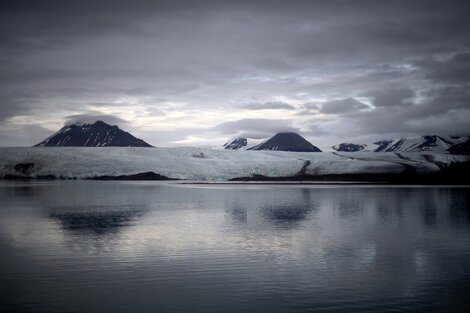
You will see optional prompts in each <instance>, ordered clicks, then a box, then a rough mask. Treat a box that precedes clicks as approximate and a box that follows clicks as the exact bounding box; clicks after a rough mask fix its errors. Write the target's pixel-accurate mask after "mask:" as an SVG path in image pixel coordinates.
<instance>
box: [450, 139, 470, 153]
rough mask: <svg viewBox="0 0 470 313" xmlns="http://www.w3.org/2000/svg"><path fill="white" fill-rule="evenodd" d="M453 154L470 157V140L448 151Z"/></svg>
mask: <svg viewBox="0 0 470 313" xmlns="http://www.w3.org/2000/svg"><path fill="white" fill-rule="evenodd" d="M447 151H449V152H450V153H451V154H463V155H470V139H467V140H466V141H464V142H461V143H458V144H455V145H453V146H452V147H450V148H449V149H447Z"/></svg>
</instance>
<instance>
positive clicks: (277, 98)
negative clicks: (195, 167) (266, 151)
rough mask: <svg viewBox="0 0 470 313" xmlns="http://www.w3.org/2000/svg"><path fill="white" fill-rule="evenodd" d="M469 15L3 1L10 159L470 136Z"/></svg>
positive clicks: (1, 104)
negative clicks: (297, 138) (96, 132)
mask: <svg viewBox="0 0 470 313" xmlns="http://www.w3.org/2000/svg"><path fill="white" fill-rule="evenodd" d="M469 16H470V2H469V1H466V0H464V1H452V0H446V1H442V0H439V1H433V0H424V1H417V0H416V1H413V0H407V1H386V0H384V1H374V0H371V1H361V0H357V1H335V0H329V1H315V0H309V1H296V0H286V1H277V0H270V1H257V0H251V1H244V0H238V1H179V0H171V1H141V0H133V1H120V0H115V1H85V0H82V1H48V0H42V1H22V0H15V1H8V0H7V1H2V8H1V10H0V146H29V145H33V144H36V143H38V142H39V141H41V140H42V139H44V138H45V137H47V136H49V135H50V134H52V133H53V132H54V131H57V130H58V129H60V128H61V127H62V126H63V125H64V124H67V123H72V122H76V121H80V122H91V121H95V120H103V121H105V122H107V123H111V124H116V125H118V126H119V127H120V128H122V129H124V130H126V131H129V132H131V133H132V134H134V135H135V136H137V137H139V138H142V139H144V140H145V141H147V142H148V143H150V144H152V145H155V146H178V145H215V146H220V145H222V144H223V143H225V142H226V141H227V140H228V139H229V138H233V137H235V136H248V137H253V138H264V137H269V136H271V135H273V134H275V133H277V132H281V131H294V132H298V133H299V134H301V135H302V136H304V137H305V138H306V139H308V140H309V141H310V142H312V143H313V144H314V145H317V146H319V147H323V148H324V147H328V146H332V145H335V144H338V143H341V142H353V143H367V142H373V141H374V140H379V139H391V138H397V137H408V136H419V135H425V134H439V135H469V134H470V122H469V121H470V88H469V87H470V18H468V17H469Z"/></svg>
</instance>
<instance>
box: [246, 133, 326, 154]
mask: <svg viewBox="0 0 470 313" xmlns="http://www.w3.org/2000/svg"><path fill="white" fill-rule="evenodd" d="M248 150H277V151H293V152H321V150H320V149H319V148H317V147H315V146H314V145H312V144H311V143H310V142H308V141H307V140H306V139H305V138H303V137H302V136H300V135H299V134H296V133H277V134H276V135H274V136H273V137H271V138H269V139H268V140H266V141H265V142H262V143H260V144H259V145H256V146H254V147H251V148H249V149H248Z"/></svg>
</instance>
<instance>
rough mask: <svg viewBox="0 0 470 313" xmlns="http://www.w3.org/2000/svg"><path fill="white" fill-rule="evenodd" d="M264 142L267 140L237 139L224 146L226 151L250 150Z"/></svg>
mask: <svg viewBox="0 0 470 313" xmlns="http://www.w3.org/2000/svg"><path fill="white" fill-rule="evenodd" d="M264 140H265V139H255V138H247V137H235V138H233V139H230V140H229V141H227V142H226V143H225V144H224V149H227V150H239V149H249V148H251V147H253V146H256V145H258V144H260V143H261V142H263V141H264Z"/></svg>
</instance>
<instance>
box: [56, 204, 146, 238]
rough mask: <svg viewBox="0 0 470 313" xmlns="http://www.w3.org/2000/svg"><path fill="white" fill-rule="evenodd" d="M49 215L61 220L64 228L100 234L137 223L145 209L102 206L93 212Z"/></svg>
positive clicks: (113, 231) (116, 230)
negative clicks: (119, 208) (117, 208)
mask: <svg viewBox="0 0 470 313" xmlns="http://www.w3.org/2000/svg"><path fill="white" fill-rule="evenodd" d="M57 211H60V210H58V209H54V212H53V213H49V214H48V215H47V217H48V218H51V219H53V220H56V221H58V222H60V226H61V228H62V229H64V230H67V231H73V232H80V233H92V234H98V235H104V234H109V233H111V234H114V233H117V232H118V231H119V230H120V229H122V228H124V227H127V226H132V225H135V223H136V221H137V220H138V219H139V218H140V217H141V216H142V215H144V213H145V211H144V210H139V209H137V208H127V209H124V210H123V209H121V210H116V208H112V209H111V208H110V209H107V208H101V210H100V211H92V212H76V211H74V212H57Z"/></svg>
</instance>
